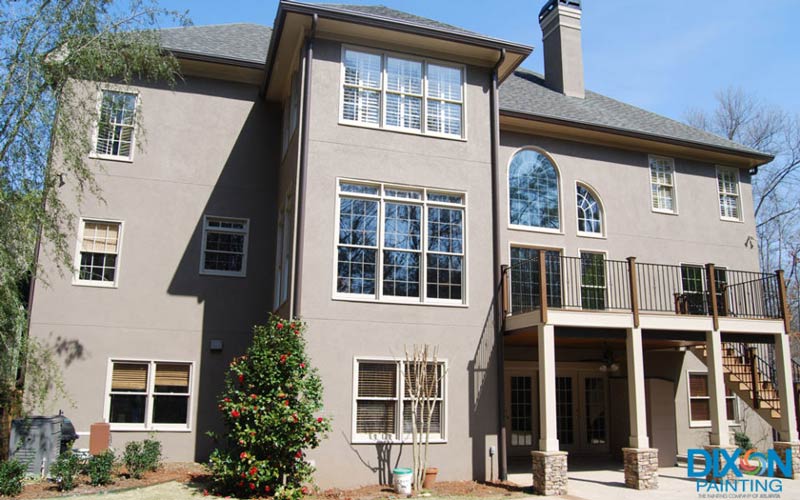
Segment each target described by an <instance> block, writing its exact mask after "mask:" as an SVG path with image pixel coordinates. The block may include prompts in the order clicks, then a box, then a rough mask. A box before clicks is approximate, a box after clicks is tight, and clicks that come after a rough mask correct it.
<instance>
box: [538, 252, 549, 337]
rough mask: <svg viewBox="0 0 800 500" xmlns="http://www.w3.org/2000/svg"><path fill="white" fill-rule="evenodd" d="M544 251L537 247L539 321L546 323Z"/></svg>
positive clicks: (545, 267) (545, 253)
mask: <svg viewBox="0 0 800 500" xmlns="http://www.w3.org/2000/svg"><path fill="white" fill-rule="evenodd" d="M545 255H547V252H545V251H544V250H542V249H539V311H540V312H541V322H542V324H543V325H546V324H547V266H546V263H545V260H544V259H545Z"/></svg>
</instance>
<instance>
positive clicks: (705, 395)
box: [688, 372, 736, 425]
mask: <svg viewBox="0 0 800 500" xmlns="http://www.w3.org/2000/svg"><path fill="white" fill-rule="evenodd" d="M688 378H689V418H690V420H691V423H692V424H694V425H711V397H710V396H709V391H708V375H707V374H706V373H693V372H689V377H688ZM725 413H726V415H727V417H728V420H729V421H734V420H736V396H735V395H734V394H733V392H731V390H730V389H728V387H727V386H726V387H725Z"/></svg>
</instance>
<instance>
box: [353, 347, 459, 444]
mask: <svg viewBox="0 0 800 500" xmlns="http://www.w3.org/2000/svg"><path fill="white" fill-rule="evenodd" d="M428 368H429V371H428V374H427V378H426V380H428V381H429V383H430V384H431V386H432V387H433V388H434V393H435V398H434V399H435V400H434V402H433V414H432V417H431V440H433V441H443V440H445V432H444V431H445V422H444V420H445V418H444V415H445V411H444V406H445V397H444V394H445V382H446V380H445V376H446V373H447V370H446V365H445V363H444V362H439V363H438V364H437V366H436V367H435V369H434V367H433V366H432V365H431V366H429V367H428ZM410 370H412V367H410V366H409V365H407V363H406V362H405V361H402V360H371V359H359V360H356V377H355V387H354V395H355V418H354V422H353V437H354V441H359V442H365V441H367V442H375V441H406V440H408V439H410V437H411V432H412V415H413V413H412V406H411V403H412V400H411V387H412V386H413V385H414V383H415V382H414V381H415V380H416V377H415V374H414V373H413V372H411V371H410ZM408 380H411V381H412V384H411V386H409V385H408ZM401 395H402V397H401ZM417 428H418V429H421V428H422V415H419V414H418V415H417Z"/></svg>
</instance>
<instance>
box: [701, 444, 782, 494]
mask: <svg viewBox="0 0 800 500" xmlns="http://www.w3.org/2000/svg"><path fill="white" fill-rule="evenodd" d="M701 461H702V463H700V462H701ZM687 465H688V476H689V477H690V478H696V479H697V481H696V482H695V491H696V492H697V493H701V494H703V495H702V496H704V497H707V498H712V497H720V498H722V497H725V498H728V496H727V495H717V494H719V493H722V494H725V493H762V492H763V493H780V492H782V491H783V483H782V482H781V480H780V479H777V478H776V473H777V472H780V475H782V476H783V477H791V475H792V451H791V449H788V450H786V455H785V456H784V457H781V456H780V455H778V453H777V452H775V450H768V451H767V452H766V453H761V452H759V451H758V450H755V449H751V450H747V451H743V450H740V449H736V450H726V449H724V448H717V449H714V450H712V451H708V450H701V449H690V450H689V455H688V464H687ZM776 496H777V495H776ZM762 498H763V496H762Z"/></svg>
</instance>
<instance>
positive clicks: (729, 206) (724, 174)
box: [717, 167, 741, 221]
mask: <svg viewBox="0 0 800 500" xmlns="http://www.w3.org/2000/svg"><path fill="white" fill-rule="evenodd" d="M717 193H718V194H719V216H720V218H722V219H723V220H732V221H739V220H741V208H740V205H739V170H737V169H735V168H727V167H717Z"/></svg>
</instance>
